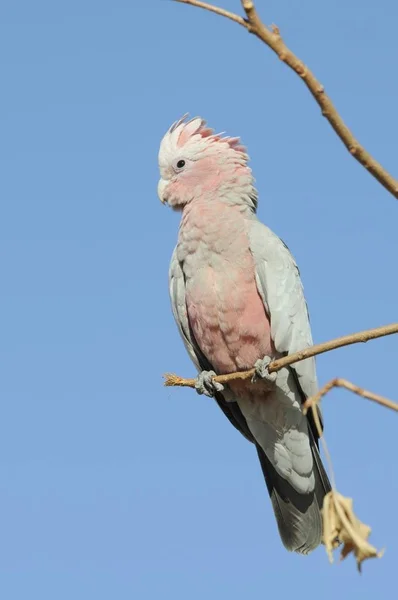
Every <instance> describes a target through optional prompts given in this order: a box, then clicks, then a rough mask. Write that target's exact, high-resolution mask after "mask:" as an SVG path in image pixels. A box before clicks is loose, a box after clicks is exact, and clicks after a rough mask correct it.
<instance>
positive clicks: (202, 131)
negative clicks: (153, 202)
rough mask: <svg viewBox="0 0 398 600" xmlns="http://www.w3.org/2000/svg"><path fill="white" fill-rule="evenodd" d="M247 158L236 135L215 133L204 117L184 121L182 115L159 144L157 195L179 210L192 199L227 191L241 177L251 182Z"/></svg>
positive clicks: (240, 179) (239, 180) (239, 182)
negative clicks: (159, 176)
mask: <svg viewBox="0 0 398 600" xmlns="http://www.w3.org/2000/svg"><path fill="white" fill-rule="evenodd" d="M247 160H248V156H247V154H246V152H245V148H244V147H243V146H241V145H240V143H239V138H228V137H222V135H221V134H218V135H217V134H216V135H215V134H214V133H213V131H212V129H209V128H208V127H206V123H205V121H203V119H201V118H199V117H196V118H195V119H192V120H190V121H186V120H185V117H183V118H182V119H180V120H179V121H177V122H176V123H174V124H173V125H172V126H171V128H170V129H169V130H168V132H167V133H166V135H165V136H164V138H163V140H162V142H161V144H160V150H159V169H160V174H161V179H160V181H159V184H158V194H159V198H160V200H161V201H162V202H166V203H167V204H169V205H170V206H172V207H173V208H175V209H182V208H183V207H184V205H186V204H187V203H189V202H192V201H193V200H195V199H198V198H204V199H207V198H208V199H211V196H212V195H213V196H214V194H216V193H218V194H219V193H227V191H228V189H229V188H231V187H232V186H235V188H236V186H237V185H238V186H239V185H241V184H242V182H243V181H244V180H250V181H252V178H251V170H250V169H249V167H248V166H247Z"/></svg>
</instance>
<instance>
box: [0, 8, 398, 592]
mask: <svg viewBox="0 0 398 600" xmlns="http://www.w3.org/2000/svg"><path fill="white" fill-rule="evenodd" d="M260 4H263V3H261V2H258V5H259V6H260ZM266 5H267V6H266V9H265V8H264V10H262V11H261V14H262V16H263V17H264V20H265V22H266V23H272V22H275V23H277V24H278V25H279V26H280V28H281V31H282V33H283V35H284V36H285V39H286V41H287V42H288V43H289V45H290V46H291V47H292V48H293V49H294V50H295V51H296V52H297V53H298V54H299V56H301V57H302V58H303V59H304V60H305V61H306V62H307V64H308V65H309V66H310V67H311V68H312V69H313V70H314V72H315V73H316V74H317V76H318V77H319V79H320V80H321V81H322V83H323V84H324V85H325V88H326V90H327V91H328V92H329V93H330V95H331V96H332V98H333V100H334V102H335V104H336V106H337V107H338V109H339V110H340V111H341V113H342V115H343V116H344V118H345V119H346V122H347V124H348V125H349V126H350V127H351V128H352V129H353V131H354V132H355V133H356V135H357V136H358V138H359V139H360V140H361V141H362V142H363V143H364V144H365V145H366V147H367V148H368V150H370V151H371V152H372V153H373V154H374V155H375V156H376V157H377V159H378V160H379V161H380V162H382V164H383V165H384V166H385V167H386V168H388V169H389V170H391V171H395V175H396V176H397V175H398V171H397V164H396V154H397V148H396V141H397V134H398V129H397V120H396V106H397V104H398V80H397V78H396V76H395V75H394V74H395V73H396V57H397V52H398V42H397V38H396V27H397V21H398V8H397V4H396V2H395V1H394V0H380V2H378V3H373V2H368V1H365V2H364V1H363V0H349V1H348V2H345V3H344V8H341V9H339V10H336V7H335V6H334V5H333V3H329V4H327V3H324V2H317V1H316V0H303V1H302V2H300V3H297V2H288V1H284V2H271V3H268V2H267V3H266ZM224 6H225V7H227V8H230V9H231V10H236V11H237V12H238V11H239V10H240V5H239V2H238V1H237V0H236V1H232V0H231V1H229V2H227V1H226V0H225V2H224ZM0 62H1V73H2V77H1V79H2V93H1V97H0V107H1V110H0V131H1V136H0V160H1V165H2V169H1V171H2V175H1V178H0V193H1V199H2V201H1V208H0V211H1V218H0V255H1V267H0V273H1V282H2V286H1V296H0V302H1V308H2V310H1V323H0V331H1V335H0V359H1V360H0V390H1V417H0V521H1V526H0V530H1V536H0V596H1V597H2V598H4V599H6V600H22V599H25V598H40V600H47V599H49V600H50V599H51V600H53V599H54V598H56V599H57V600H63V599H68V600H69V599H70V598H74V599H75V600H80V599H82V600H83V599H84V600H86V599H87V598H95V599H96V600H102V599H108V598H112V599H113V598H117V599H118V600H124V599H127V598H139V599H142V600H152V599H155V598H159V597H162V598H173V599H175V600H179V599H184V600H185V599H186V598H189V599H190V600H196V599H202V598H204V597H208V598H224V597H228V598H229V600H234V599H235V598H236V599H238V598H239V599H241V598H242V597H248V596H250V595H252V596H253V597H267V596H270V595H271V596H274V595H278V597H286V598H287V597H292V595H293V594H294V597H295V598H298V599H301V598H303V599H304V598H308V594H310V595H312V594H322V597H323V598H325V600H328V599H332V598H335V597H336V595H337V594H338V595H339V596H341V594H342V590H344V594H345V595H346V596H347V597H348V596H349V595H351V594H354V593H356V594H358V595H360V596H361V598H363V599H368V598H369V599H370V598H372V599H373V598H374V597H375V595H376V594H377V595H378V596H380V595H386V594H387V593H388V591H389V589H390V587H392V586H395V579H396V578H395V568H396V562H397V555H398V539H397V526H396V518H395V514H396V499H397V493H398V483H397V478H396V443H395V436H396V431H397V429H396V428H397V421H396V416H395V415H393V414H392V413H390V412H388V411H387V410H385V409H382V408H380V407H377V406H373V405H370V404H368V403H366V402H365V401H363V400H361V399H359V398H355V397H351V396H350V395H349V394H348V393H345V392H334V393H333V394H332V395H331V396H330V397H329V398H328V399H327V400H326V401H325V403H324V412H325V420H326V432H327V440H328V443H329V446H330V450H331V452H332V456H333V460H334V465H335V470H336V473H337V482H338V487H339V489H340V491H341V492H342V493H343V494H345V495H348V496H352V497H353V498H354V499H355V507H356V509H357V512H358V515H359V516H360V517H361V518H362V519H363V520H364V521H365V522H367V523H370V524H371V525H372V527H373V534H372V538H371V539H372V541H373V542H374V543H375V544H376V545H377V546H378V547H383V546H385V547H386V548H387V552H386V554H385V557H384V558H383V559H382V560H381V561H373V562H368V563H365V565H364V574H363V575H362V577H359V576H358V575H357V573H356V570H355V565H354V563H353V560H352V558H350V559H348V560H347V561H346V562H345V563H343V564H341V565H339V564H336V565H334V566H330V565H329V564H328V562H327V559H326V555H325V553H324V551H323V549H319V550H318V551H317V552H315V553H314V554H312V555H311V556H310V557H308V558H303V557H300V556H296V555H291V554H289V553H287V552H286V551H285V550H284V549H283V547H282V545H281V544H280V542H279V538H278V535H277V531H276V526H275V522H274V517H273V514H272V510H271V507H270V502H269V499H268V496H267V492H266V488H265V486H264V483H263V478H262V475H261V471H260V468H259V465H258V463H257V458H256V456H255V452H254V449H253V448H252V447H251V446H250V444H248V443H247V442H246V441H245V440H244V439H243V438H242V437H240V436H239V434H238V433H237V432H236V431H235V430H234V429H233V428H232V426H230V424H229V423H228V422H227V421H226V419H225V418H224V417H223V415H222V414H221V412H220V411H219V410H218V409H217V407H216V406H214V404H213V402H212V401H211V400H209V399H206V398H203V397H199V396H197V395H196V394H195V393H194V392H192V390H181V389H174V390H167V389H165V388H163V387H162V373H164V372H166V371H175V372H178V373H179V374H181V375H186V376H190V375H193V374H194V370H193V367H192V366H191V364H190V362H189V359H188V358H187V356H186V354H185V351H184V349H183V346H182V343H181V342H180V340H179V337H178V333H177V331H176V329H175V326H174V323H173V320H172V315H171V310H170V306H169V299H168V287H167V271H168V263H169V258H170V255H171V252H172V249H173V247H174V243H175V240H176V233H177V228H178V215H176V214H173V213H172V212H171V211H169V210H167V209H166V208H165V207H163V206H162V205H161V204H160V202H159V201H158V199H157V195H156V186H157V180H158V170H157V152H158V146H159V142H160V139H161V137H162V136H163V134H164V132H165V131H166V129H167V128H168V127H169V125H170V124H171V123H172V122H173V121H174V120H175V119H177V118H178V117H180V116H181V115H182V114H184V113H185V112H190V113H191V115H197V114H198V115H201V116H203V117H204V118H206V119H207V120H208V122H209V124H210V125H211V126H213V127H215V128H216V129H217V130H223V131H226V132H228V133H229V134H231V135H239V136H241V137H242V140H243V142H244V143H245V144H246V145H247V147H248V149H249V153H250V155H251V157H252V163H251V165H252V167H253V170H254V173H255V176H256V179H257V187H258V190H259V194H260V204H259V216H260V218H261V219H262V220H263V221H265V222H266V223H267V224H268V225H269V226H271V227H272V228H273V229H274V230H275V231H276V232H277V233H278V234H279V235H280V236H281V237H282V238H283V239H284V240H285V241H286V243H287V244H288V245H289V247H290V248H291V249H292V251H293V253H294V254H295V256H296V258H297V260H298V262H299V265H300V268H301V273H302V277H303V281H304V285H305V290H306V295H307V300H308V303H309V307H310V313H311V322H312V327H313V335H314V339H315V340H316V341H317V342H320V341H323V340H326V339H329V338H333V337H337V336H339V335H342V334H346V333H350V332H353V331H357V330H361V329H366V328H369V327H376V326H379V325H382V324H386V323H389V322H393V321H396V320H397V293H398V280H397V275H396V273H397V267H396V257H397V252H398V237H397V204H396V200H394V199H393V197H392V196H390V195H389V194H388V193H387V192H386V191H385V190H384V189H383V188H382V187H381V186H380V185H379V184H378V183H377V182H376V181H374V180H373V179H372V178H371V177H370V176H369V175H368V174H367V173H366V171H365V170H364V169H363V168H362V167H360V166H359V165H358V164H357V163H356V162H355V161H354V160H353V159H352V158H350V156H349V155H348V154H347V152H346V150H345V149H344V147H343V146H342V145H341V142H340V141H339V140H338V139H337V138H336V136H335V135H334V133H333V132H332V130H331V129H330V127H329V126H328V124H327V122H326V121H325V120H324V119H323V118H322V117H321V115H320V112H319V110H318V108H317V106H316V105H315V104H314V102H313V100H312V98H311V97H310V95H309V94H308V92H307V90H306V89H305V87H304V86H303V84H302V83H301V82H300V80H299V79H298V78H297V77H296V76H295V75H294V74H293V73H291V72H290V71H289V70H288V69H287V68H286V67H284V65H282V64H281V63H280V62H279V61H278V60H277V58H276V57H275V56H274V55H273V54H272V53H271V52H270V51H269V50H268V49H267V48H265V47H263V46H262V45H261V44H260V43H259V42H258V41H257V40H255V39H254V38H253V37H251V36H249V35H248V34H247V33H246V32H245V31H243V29H240V28H239V27H238V26H237V25H235V24H233V23H230V22H227V21H224V20H222V19H220V18H218V17H216V16H213V15H210V14H207V13H204V12H201V11H199V10H195V9H192V8H189V7H185V6H181V5H177V4H173V3H172V2H168V1H162V0H156V1H151V0H146V1H145V2H144V3H142V2H133V1H132V0H130V1H127V0H114V1H113V2H110V1H109V0H107V1H105V0H95V1H94V0H70V1H68V2H53V1H50V0H47V1H45V0H36V1H35V2H31V1H30V0H29V1H28V0H20V1H19V2H15V0H13V1H11V0H3V1H2V3H1V7H0ZM397 343H398V342H397V338H394V337H390V338H385V339H383V340H378V341H374V342H371V343H369V344H366V345H363V346H361V347H358V346H357V347H351V348H346V349H342V350H340V351H336V352H334V353H330V354H328V355H324V356H322V357H320V358H319V359H318V373H319V380H320V382H321V383H325V382H326V381H327V380H328V379H330V378H331V377H334V376H336V375H339V376H342V377H347V378H349V379H351V380H352V381H353V382H355V383H357V384H359V385H362V386H364V387H367V388H369V389H371V390H373V391H376V392H379V393H381V394H384V395H386V396H388V397H391V398H393V399H398V395H397V391H396V369H397V367H396V356H397Z"/></svg>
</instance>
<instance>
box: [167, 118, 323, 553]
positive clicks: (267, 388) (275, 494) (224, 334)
mask: <svg viewBox="0 0 398 600" xmlns="http://www.w3.org/2000/svg"><path fill="white" fill-rule="evenodd" d="M248 160H249V157H248V155H247V153H246V149H245V148H244V147H243V146H242V145H241V143H240V141H239V138H235V137H225V136H223V135H222V134H214V132H213V130H212V129H210V128H209V127H207V125H206V122H205V121H204V120H203V119H201V118H199V117H196V118H194V119H191V120H187V117H186V116H185V117H183V118H182V119H180V120H179V121H177V122H175V123H174V124H173V125H172V126H171V127H170V129H169V130H168V131H167V133H166V134H165V136H164V137H163V139H162V141H161V144H160V150H159V168H160V176H161V177H160V181H159V184H158V195H159V198H160V200H161V201H162V202H163V203H167V204H168V205H169V206H171V207H172V208H173V209H174V210H178V211H180V212H181V214H182V216H181V223H180V228H179V234H178V242H177V246H176V248H175V250H174V253H173V255H172V259H171V264H170V272H169V286H170V296H171V303H172V309H173V314H174V318H175V321H176V323H177V326H178V329H179V331H180V334H181V336H182V339H183V342H184V344H185V347H186V349H187V351H188V353H189V355H190V357H191V359H192V361H193V362H194V364H195V366H196V368H197V370H198V377H197V379H196V385H195V387H196V390H197V391H198V393H200V394H206V395H207V396H211V397H214V399H215V400H216V402H217V404H218V405H219V406H220V408H221V409H222V411H223V412H224V413H225V415H226V416H227V417H228V419H229V420H230V422H231V423H232V424H233V425H234V426H235V427H236V428H237V429H238V430H239V431H240V432H241V433H242V434H243V435H244V436H245V437H246V438H247V439H248V440H249V441H250V442H252V443H253V444H254V446H255V448H256V451H257V454H258V457H259V459H260V464H261V467H262V471H263V474H264V478H265V482H266V485H267V488H268V492H269V495H270V497H271V501H272V506H273V509H274V513H275V517H276V521H277V525H278V529H279V533H280V537H281V539H282V542H283V544H284V545H285V547H286V548H287V549H288V550H291V551H295V552H299V553H302V554H308V553H309V552H311V551H312V550H314V549H315V548H316V547H317V546H318V545H319V544H320V543H321V539H322V518H321V512H320V509H321V508H322V504H323V499H324V496H325V494H326V493H327V492H328V491H330V483H329V480H328V477H327V475H326V472H325V469H324V467H323V464H322V462H321V458H320V456H319V451H318V433H317V430H316V427H315V425H314V422H313V419H312V417H311V416H310V415H309V416H305V415H304V414H303V411H302V404H303V402H304V401H305V399H306V398H308V397H309V396H312V395H313V394H315V393H316V392H317V390H318V386H317V377H316V369H315V360H314V359H313V358H309V359H306V360H304V361H301V362H297V363H295V364H293V365H291V366H289V367H285V368H282V369H281V370H279V371H278V372H277V373H275V372H274V373H271V372H269V371H268V365H269V363H270V362H271V361H272V360H274V359H276V358H279V357H282V356H286V355H287V354H292V353H293V352H296V351H298V350H302V349H304V348H306V347H308V346H311V345H312V337H311V329H310V324H309V317H308V311H307V305H306V301H305V298H304V293H303V286H302V283H301V279H300V274H299V270H298V268H297V265H296V263H295V261H294V258H293V257H292V255H291V253H290V251H289V249H288V248H287V246H286V245H285V244H284V242H283V241H282V240H281V239H279V238H278V237H277V235H275V233H273V232H272V231H271V230H270V229H269V228H268V227H266V226H265V225H263V224H262V223H261V222H260V221H259V220H258V218H257V216H256V209H257V191H256V189H255V187H254V179H253V176H252V172H251V169H250V168H249V166H248ZM252 368H255V376H254V378H253V380H235V381H231V382H230V383H229V384H228V385H225V386H223V385H221V384H220V383H218V382H216V381H214V379H213V378H214V376H215V375H216V374H217V375H220V374H225V373H234V372H236V371H244V370H248V369H252Z"/></svg>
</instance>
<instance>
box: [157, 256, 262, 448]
mask: <svg viewBox="0 0 398 600" xmlns="http://www.w3.org/2000/svg"><path fill="white" fill-rule="evenodd" d="M169 292H170V300H171V307H172V310H173V316H174V320H175V322H176V324H177V327H178V330H179V332H180V335H181V337H182V341H183V342H184V345H185V348H186V350H187V352H188V354H189V356H190V357H191V359H192V362H193V363H194V365H195V367H196V369H197V370H198V372H200V371H204V370H205V371H211V370H213V367H212V366H211V364H210V362H209V361H208V360H207V358H206V357H205V356H204V355H203V353H202V352H201V351H200V348H199V347H198V345H197V343H196V340H195V338H194V335H193V333H192V331H191V328H190V325H189V319H188V313H187V305H186V297H185V280H184V273H183V270H182V268H181V265H180V263H179V261H178V257H177V248H176V249H175V250H174V252H173V255H172V258H171V262H170V270H169ZM215 400H216V402H217V404H218V405H219V407H220V408H221V410H222V411H223V413H224V414H225V416H226V417H228V419H229V420H230V422H231V423H232V425H233V426H234V427H236V429H237V430H238V431H240V433H241V434H242V435H243V436H244V437H245V438H246V439H248V440H249V441H250V442H254V439H253V436H252V434H251V432H250V429H249V427H248V425H247V422H246V419H245V418H244V416H243V414H242V412H241V410H240V408H239V406H238V404H237V403H236V401H235V399H234V398H233V396H232V394H231V392H230V390H229V389H228V387H225V390H224V391H223V392H222V393H220V392H217V393H216V394H215Z"/></svg>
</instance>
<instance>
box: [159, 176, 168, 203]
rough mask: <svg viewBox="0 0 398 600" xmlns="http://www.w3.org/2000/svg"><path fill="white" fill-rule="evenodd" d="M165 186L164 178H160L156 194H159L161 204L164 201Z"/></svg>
mask: <svg viewBox="0 0 398 600" xmlns="http://www.w3.org/2000/svg"><path fill="white" fill-rule="evenodd" d="M166 186H167V181H165V180H164V179H160V180H159V183H158V196H159V200H160V201H161V203H162V204H165V203H166V200H165V197H164V192H165V189H166Z"/></svg>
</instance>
